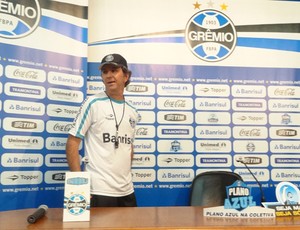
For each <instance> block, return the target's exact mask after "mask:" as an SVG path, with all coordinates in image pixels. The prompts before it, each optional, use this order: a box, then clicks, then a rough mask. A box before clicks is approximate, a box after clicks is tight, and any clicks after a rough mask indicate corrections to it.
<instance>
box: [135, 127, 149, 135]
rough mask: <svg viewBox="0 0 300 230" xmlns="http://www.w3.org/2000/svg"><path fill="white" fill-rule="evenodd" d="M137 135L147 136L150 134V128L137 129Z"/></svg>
mask: <svg viewBox="0 0 300 230" xmlns="http://www.w3.org/2000/svg"><path fill="white" fill-rule="evenodd" d="M136 135H138V136H147V135H148V129H147V128H139V129H137V130H136Z"/></svg>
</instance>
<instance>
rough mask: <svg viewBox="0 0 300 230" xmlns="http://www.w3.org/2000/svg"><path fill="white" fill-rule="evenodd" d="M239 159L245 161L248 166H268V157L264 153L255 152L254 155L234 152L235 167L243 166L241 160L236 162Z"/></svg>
mask: <svg viewBox="0 0 300 230" xmlns="http://www.w3.org/2000/svg"><path fill="white" fill-rule="evenodd" d="M238 160H241V161H243V162H245V163H246V164H247V165H248V166H249V167H268V166H269V157H268V155H264V154H259V155H258V154H256V155H250V154H247V155H243V154H235V155H234V160H233V162H234V165H235V166H236V167H245V166H244V164H242V163H241V162H237V161H238Z"/></svg>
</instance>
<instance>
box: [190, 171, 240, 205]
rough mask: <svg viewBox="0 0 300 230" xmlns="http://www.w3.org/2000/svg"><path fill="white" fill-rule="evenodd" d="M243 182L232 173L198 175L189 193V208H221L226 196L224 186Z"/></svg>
mask: <svg viewBox="0 0 300 230" xmlns="http://www.w3.org/2000/svg"><path fill="white" fill-rule="evenodd" d="M237 180H240V181H243V179H242V177H241V176H240V175H238V174H236V173H234V172H227V171H209V172H204V173H200V174H198V175H197V176H196V177H195V178H194V179H193V182H192V186H191V193H190V196H191V197H190V205H191V206H222V205H224V200H225V198H226V196H227V194H226V186H229V185H232V184H233V183H234V182H235V181H237Z"/></svg>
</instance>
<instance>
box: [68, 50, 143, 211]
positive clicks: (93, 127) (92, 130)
mask: <svg viewBox="0 0 300 230" xmlns="http://www.w3.org/2000/svg"><path fill="white" fill-rule="evenodd" d="M99 70H100V71H101V75H102V80H103V83H104V85H105V91H104V92H101V93H99V94H96V95H93V96H90V97H88V98H87V99H86V100H85V101H84V102H83V104H82V106H81V108H80V110H79V113H78V115H77V117H76V118H75V119H74V124H73V127H72V129H71V130H70V131H69V136H68V140H67V144H66V154H67V160H68V164H69V167H70V170H71V171H81V167H80V155H79V146H80V143H81V141H82V140H83V139H84V149H85V158H86V161H87V164H86V171H88V172H90V175H91V207H123V206H137V203H136V198H135V194H134V188H133V182H132V175H131V162H132V157H133V141H134V135H135V126H136V124H137V122H138V121H139V114H138V113H137V111H136V109H135V108H134V107H132V106H131V105H130V104H129V103H128V102H127V101H126V100H125V98H124V88H125V87H126V86H127V85H128V84H129V82H130V77H131V71H130V70H129V69H128V66H127V61H126V60H125V58H124V57H122V56H121V55H120V54H109V55H106V56H105V57H104V58H103V59H102V61H101V64H100V67H99Z"/></svg>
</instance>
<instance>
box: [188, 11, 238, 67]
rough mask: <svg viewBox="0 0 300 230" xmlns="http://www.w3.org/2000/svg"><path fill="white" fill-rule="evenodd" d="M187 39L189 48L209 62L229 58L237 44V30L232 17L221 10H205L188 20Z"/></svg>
mask: <svg viewBox="0 0 300 230" xmlns="http://www.w3.org/2000/svg"><path fill="white" fill-rule="evenodd" d="M185 39H186V43H187V45H188V47H189V49H190V50H191V51H192V52H193V54H195V55H196V56H197V57H198V58H200V59H202V60H203V61H207V62H216V61H221V60H223V59H225V58H227V57H228V56H229V55H230V54H231V53H232V51H233V50H234V48H235V45H236V31H235V28H234V25H233V23H232V22H231V21H230V19H229V18H228V17H227V16H226V15H224V14H223V13H221V12H218V11H215V10H204V11H200V12H198V13H197V14H195V15H194V16H193V17H192V18H191V19H190V20H189V22H188V24H187V26H186V30H185Z"/></svg>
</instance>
